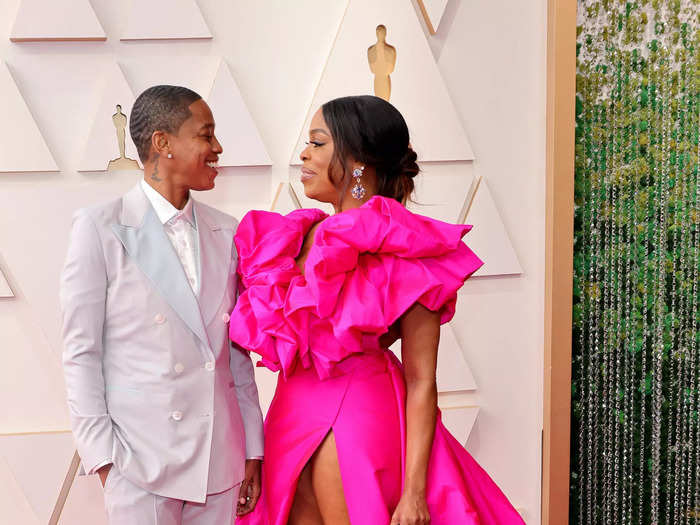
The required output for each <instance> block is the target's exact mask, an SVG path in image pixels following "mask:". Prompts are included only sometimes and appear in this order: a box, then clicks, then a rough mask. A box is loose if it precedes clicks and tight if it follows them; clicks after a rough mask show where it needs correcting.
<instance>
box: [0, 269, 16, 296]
mask: <svg viewBox="0 0 700 525" xmlns="http://www.w3.org/2000/svg"><path fill="white" fill-rule="evenodd" d="M14 296H15V294H14V292H13V291H12V288H10V284H9V283H8V282H7V278H6V277H5V274H4V273H3V272H2V268H0V297H14Z"/></svg>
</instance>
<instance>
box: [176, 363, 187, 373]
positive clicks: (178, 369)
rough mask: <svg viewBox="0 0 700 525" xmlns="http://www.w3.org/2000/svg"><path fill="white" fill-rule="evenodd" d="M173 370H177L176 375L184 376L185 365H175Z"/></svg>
mask: <svg viewBox="0 0 700 525" xmlns="http://www.w3.org/2000/svg"><path fill="white" fill-rule="evenodd" d="M173 370H175V373H176V374H182V372H184V371H185V365H183V364H182V363H175V366H174V367H173Z"/></svg>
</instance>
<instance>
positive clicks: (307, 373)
mask: <svg viewBox="0 0 700 525" xmlns="http://www.w3.org/2000/svg"><path fill="white" fill-rule="evenodd" d="M321 220H323V221H324V222H323V223H322V224H321V225H320V226H319V227H318V229H317V230H316V234H315V238H314V245H313V247H312V248H311V250H310V252H309V256H308V258H307V261H306V264H305V272H304V273H303V274H302V272H300V271H299V269H298V268H297V266H296V263H295V261H294V259H295V257H296V256H297V255H298V254H299V251H300V249H301V246H302V244H303V241H304V237H305V235H306V233H307V232H308V231H309V230H310V229H311V227H312V226H313V225H314V224H316V223H317V222H319V221H321ZM470 228H471V227H470V226H464V225H453V224H447V223H444V222H440V221H436V220H433V219H430V218H427V217H423V216H420V215H416V214H413V213H411V212H409V211H408V210H406V209H405V208H404V207H403V206H401V205H400V204H399V203H397V202H395V201H393V200H390V199H385V198H382V197H373V198H372V199H370V200H369V201H368V202H367V203H366V204H365V205H363V206H362V207H361V208H358V209H355V210H348V211H346V212H343V213H341V214H338V215H334V216H332V217H327V216H326V215H325V214H324V213H323V212H321V211H319V210H297V211H295V212H292V213H290V214H289V215H287V216H282V215H279V214H276V213H270V212H261V211H254V212H250V213H249V214H247V215H246V217H245V218H244V219H243V221H241V224H240V226H239V228H238V232H237V234H236V238H235V241H236V247H237V249H238V253H239V266H238V271H239V274H240V277H241V281H242V285H243V287H244V291H243V293H242V294H241V296H240V298H239V300H238V303H237V304H236V307H235V309H234V311H233V312H232V314H231V322H230V336H231V339H232V340H233V341H235V342H236V343H238V344H239V345H241V346H242V347H244V348H246V349H248V350H251V351H253V352H255V353H257V354H259V355H260V356H261V361H260V363H258V364H259V365H264V366H267V367H268V368H270V369H271V370H274V371H280V372H281V373H280V376H279V378H278V384H277V389H276V391H275V396H274V399H273V401H272V405H271V406H270V409H269V411H268V414H267V417H266V421H265V461H264V463H263V492H262V497H261V500H260V502H259V503H258V505H257V507H256V509H255V511H254V512H253V513H252V514H250V515H248V516H246V517H243V518H240V519H239V523H242V524H244V525H245V524H256V525H283V524H286V523H287V520H288V514H289V511H290V508H291V505H292V502H293V499H294V491H295V487H296V482H297V479H298V477H299V474H300V472H301V470H302V468H303V467H304V465H305V464H306V462H307V461H308V460H309V458H310V457H311V455H312V454H313V453H314V451H315V450H316V448H317V447H318V446H319V444H320V443H321V442H322V440H323V439H324V437H325V436H326V435H327V434H328V432H330V431H331V430H332V431H333V433H334V436H335V441H336V447H337V451H338V459H339V463H340V471H341V477H342V480H343V488H344V492H345V499H346V501H347V506H348V512H349V514H350V520H351V522H352V523H353V525H364V524H367V525H370V524H371V525H375V524H388V523H389V521H390V518H391V514H392V512H393V510H394V508H395V507H396V505H397V503H398V501H399V498H400V497H401V491H402V486H403V477H404V476H403V473H404V461H405V449H406V435H405V434H406V422H405V412H406V406H405V399H406V388H405V383H404V376H403V371H402V368H401V364H400V363H399V362H398V360H397V359H396V358H395V357H394V356H393V354H391V352H389V351H388V350H386V349H381V348H380V347H379V344H378V338H379V336H380V335H382V334H383V333H385V332H386V331H387V330H388V327H389V326H391V325H392V324H393V323H394V322H395V321H396V320H397V319H398V318H399V317H400V316H401V315H402V314H403V313H404V312H405V311H406V310H407V309H408V308H410V307H411V306H412V305H413V304H415V303H416V302H419V303H421V304H423V305H424V306H426V307H427V308H429V309H431V310H433V311H439V312H440V313H441V322H443V323H444V322H447V321H449V320H450V319H451V318H452V316H453V315H454V307H455V302H456V297H457V290H459V288H460V287H461V286H462V284H463V283H464V281H465V280H466V279H467V278H468V277H469V276H470V275H471V274H472V273H473V272H474V271H476V270H477V269H478V268H479V267H480V266H481V264H482V262H481V261H480V260H479V258H478V257H477V256H476V255H475V254H474V253H473V252H472V251H471V250H470V249H469V248H468V247H467V246H466V245H465V244H464V243H463V242H462V240H461V238H462V236H464V235H465V234H466V233H467V232H468V231H469V230H470ZM427 487H428V494H427V499H428V506H429V509H430V513H431V519H432V523H433V524H434V525H442V524H445V525H447V524H450V525H452V524H455V523H460V524H483V525H487V524H488V525H491V524H493V525H495V524H506V525H509V524H516V523H517V524H520V523H523V521H522V519H521V518H520V517H519V515H518V514H517V512H516V511H515V509H514V508H513V507H512V506H511V504H510V503H509V502H508V500H507V498H506V497H505V496H504V495H503V493H502V492H501V491H500V489H499V488H498V487H497V486H496V485H495V483H494V482H493V481H492V480H491V479H490V478H489V476H488V475H487V474H486V472H484V470H483V469H481V467H480V466H479V465H478V464H477V463H476V462H475V461H474V459H473V458H472V457H471V456H470V455H469V454H468V453H467V452H466V450H464V448H463V447H462V446H461V445H460V444H459V443H458V442H457V441H456V440H455V439H454V437H452V435H450V433H449V432H448V431H447V429H445V427H444V426H443V425H442V422H441V421H440V418H439V417H438V422H437V427H436V432H435V439H434V442H433V448H432V452H431V457H430V463H429V468H428V485H427Z"/></svg>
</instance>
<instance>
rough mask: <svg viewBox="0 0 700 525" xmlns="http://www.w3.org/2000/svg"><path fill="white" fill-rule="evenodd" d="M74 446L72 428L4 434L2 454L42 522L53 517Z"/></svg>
mask: <svg viewBox="0 0 700 525" xmlns="http://www.w3.org/2000/svg"><path fill="white" fill-rule="evenodd" d="M74 450H75V445H74V444H73V436H72V435H71V433H70V432H49V433H39V434H16V435H6V436H0V458H2V459H4V460H5V461H6V462H7V464H8V465H9V467H10V470H11V471H12V474H13V475H14V478H15V479H16V480H17V485H18V487H19V488H20V490H22V492H23V494H24V496H25V498H26V500H27V501H28V502H29V504H30V506H31V507H32V509H33V511H34V514H36V516H37V517H38V518H39V520H40V521H41V523H47V522H48V521H49V518H50V517H51V512H52V511H53V507H54V504H55V503H56V499H57V497H58V495H59V492H60V490H61V485H62V484H63V480H64V479H65V476H66V472H67V471H68V467H69V466H70V463H71V459H72V457H73V451H74ZM39 473H41V474H40V475H38V474H39Z"/></svg>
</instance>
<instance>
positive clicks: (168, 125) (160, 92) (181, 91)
mask: <svg viewBox="0 0 700 525" xmlns="http://www.w3.org/2000/svg"><path fill="white" fill-rule="evenodd" d="M201 98H202V97H200V96H199V95H198V94H197V93H195V92H194V91H192V90H191V89H188V88H186V87H181V86H167V85H163V86H153V87H150V88H148V89H147V90H146V91H144V92H143V93H141V94H140V95H139V96H138V98H137V99H136V102H134V106H133V107H132V109H131V118H130V121H131V122H130V123H129V132H130V133H131V140H133V141H134V145H135V146H136V150H137V151H138V153H139V158H140V159H141V162H146V161H147V160H148V157H149V155H150V153H151V137H152V136H153V133H154V132H156V131H165V132H166V133H171V134H177V132H178V131H179V129H180V126H182V123H183V122H185V120H187V119H188V118H190V117H191V116H192V113H191V112H190V110H189V107H190V104H192V103H193V102H197V101H198V100H200V99H201Z"/></svg>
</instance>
